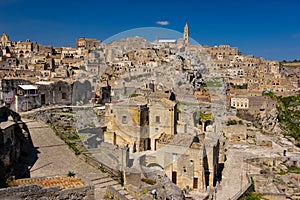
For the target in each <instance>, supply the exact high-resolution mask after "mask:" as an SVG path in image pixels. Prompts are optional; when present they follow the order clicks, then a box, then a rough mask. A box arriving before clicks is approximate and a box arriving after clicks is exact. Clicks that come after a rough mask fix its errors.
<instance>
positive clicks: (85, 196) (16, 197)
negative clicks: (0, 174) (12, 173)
mask: <svg viewBox="0 0 300 200" xmlns="http://www.w3.org/2000/svg"><path fill="white" fill-rule="evenodd" d="M0 199H6V200H20V199H27V200H31V199H32V200H35V199H74V200H75V199H76V200H77V199H78V200H81V199H82V200H89V199H94V188H93V186H84V187H79V188H71V189H64V190H60V189H59V187H47V188H41V186H39V185H28V186H20V187H9V188H3V189H0Z"/></svg>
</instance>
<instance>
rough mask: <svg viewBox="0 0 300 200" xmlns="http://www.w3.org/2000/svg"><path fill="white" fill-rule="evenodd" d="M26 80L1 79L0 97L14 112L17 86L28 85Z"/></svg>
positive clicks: (28, 82)
mask: <svg viewBox="0 0 300 200" xmlns="http://www.w3.org/2000/svg"><path fill="white" fill-rule="evenodd" d="M30 84H32V83H31V82H30V81H28V80H23V79H2V80H1V95H0V96H1V97H2V100H3V102H4V103H5V105H6V106H7V107H9V108H10V109H12V110H15V100H16V98H15V95H16V94H17V89H18V85H30Z"/></svg>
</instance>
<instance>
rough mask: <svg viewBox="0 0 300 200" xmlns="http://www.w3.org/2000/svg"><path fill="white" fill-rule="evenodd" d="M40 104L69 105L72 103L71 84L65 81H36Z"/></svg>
mask: <svg viewBox="0 0 300 200" xmlns="http://www.w3.org/2000/svg"><path fill="white" fill-rule="evenodd" d="M36 85H37V87H38V90H39V93H40V98H41V105H57V104H58V105H70V104H71V103H72V84H70V83H68V82H65V81H56V82H54V81H40V82H36Z"/></svg>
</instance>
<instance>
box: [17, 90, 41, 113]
mask: <svg viewBox="0 0 300 200" xmlns="http://www.w3.org/2000/svg"><path fill="white" fill-rule="evenodd" d="M40 106H41V97H40V95H39V93H38V88H37V87H36V86H33V85H18V88H17V94H16V95H15V111H17V112H24V111H28V110H31V109H34V108H38V107H40Z"/></svg>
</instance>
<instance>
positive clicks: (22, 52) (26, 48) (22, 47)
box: [15, 40, 33, 58]
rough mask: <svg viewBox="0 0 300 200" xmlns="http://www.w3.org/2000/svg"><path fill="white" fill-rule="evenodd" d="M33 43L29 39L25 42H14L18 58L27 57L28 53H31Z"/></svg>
mask: <svg viewBox="0 0 300 200" xmlns="http://www.w3.org/2000/svg"><path fill="white" fill-rule="evenodd" d="M32 50H33V44H32V42H31V41H30V40H26V41H25V42H22V41H18V42H17V44H16V49H15V51H16V54H17V56H18V58H22V57H28V56H29V54H30V53H32Z"/></svg>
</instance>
